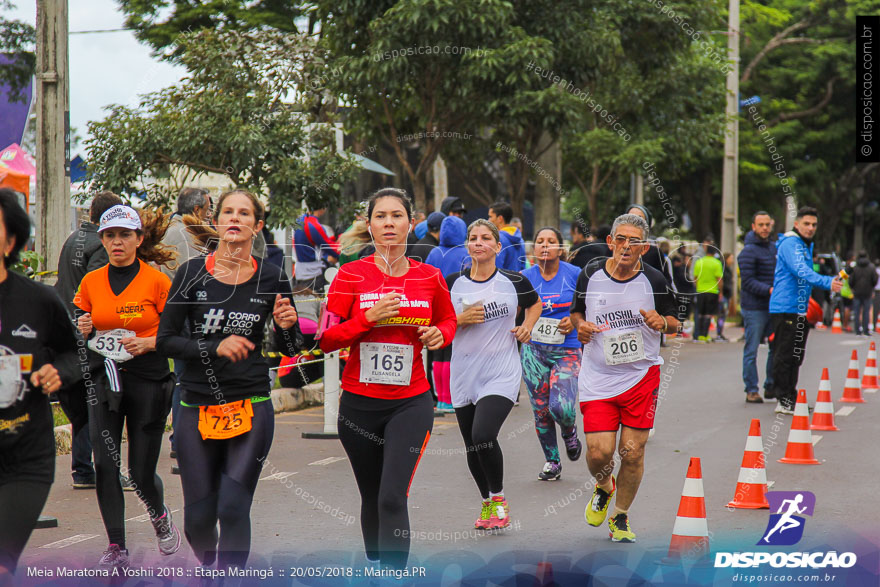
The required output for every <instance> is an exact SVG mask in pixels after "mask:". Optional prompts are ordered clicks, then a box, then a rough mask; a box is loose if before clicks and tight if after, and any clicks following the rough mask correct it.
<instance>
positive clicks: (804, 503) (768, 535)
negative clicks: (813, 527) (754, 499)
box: [758, 491, 816, 546]
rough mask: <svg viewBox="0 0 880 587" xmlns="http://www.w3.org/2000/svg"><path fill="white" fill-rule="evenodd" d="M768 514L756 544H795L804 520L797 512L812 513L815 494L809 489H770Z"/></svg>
mask: <svg viewBox="0 0 880 587" xmlns="http://www.w3.org/2000/svg"><path fill="white" fill-rule="evenodd" d="M767 501H768V502H769V503H770V510H771V511H773V510H774V509H775V510H776V513H775V514H770V521H768V522H767V529H766V530H764V536H763V537H762V538H761V540H759V541H758V545H760V546H764V545H767V544H772V545H774V546H791V545H792V544H797V543H798V542H799V541H800V539H801V538H802V537H803V535H804V523H805V522H806V520H805V519H804V518H803V517H802V516H800V515H797V514H806V515H808V516H812V515H813V509H814V508H815V507H816V496H815V495H814V494H813V493H811V492H809V491H770V492H768V493H767Z"/></svg>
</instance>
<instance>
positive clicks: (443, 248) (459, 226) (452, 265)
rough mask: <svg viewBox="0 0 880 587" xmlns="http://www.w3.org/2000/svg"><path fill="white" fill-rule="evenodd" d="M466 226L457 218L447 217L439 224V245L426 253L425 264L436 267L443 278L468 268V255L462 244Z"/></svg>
mask: <svg viewBox="0 0 880 587" xmlns="http://www.w3.org/2000/svg"><path fill="white" fill-rule="evenodd" d="M466 238H467V225H466V224H465V223H464V220H462V219H461V218H459V217H458V216H447V217H446V218H444V219H443V222H442V223H440V244H439V245H437V247H436V248H434V250H433V251H431V252H430V253H428V258H427V259H425V263H427V264H428V265H431V266H432V267H436V268H437V269H439V270H440V273H442V274H443V277H446V276H447V275H452V274H453V273H457V272H459V271H461V270H462V269H464V268H465V267H470V265H471V262H470V259H471V258H470V255H468V252H467V247H466V246H465V244H464V241H465V239H466Z"/></svg>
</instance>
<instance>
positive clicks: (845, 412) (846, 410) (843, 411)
mask: <svg viewBox="0 0 880 587" xmlns="http://www.w3.org/2000/svg"><path fill="white" fill-rule="evenodd" d="M855 409H856V406H843V407H842V408H840V409H839V410H837V411H836V412H834V415H835V416H849V415H850V414H852V413H853V412H854V411H855Z"/></svg>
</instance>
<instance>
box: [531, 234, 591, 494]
mask: <svg viewBox="0 0 880 587" xmlns="http://www.w3.org/2000/svg"><path fill="white" fill-rule="evenodd" d="M562 243H563V240H562V234H561V233H560V232H559V231H558V230H556V229H555V228H550V227H546V228H542V229H540V230H539V231H538V232H537V233H536V234H535V249H534V255H535V260H536V261H537V262H536V264H535V265H532V266H531V267H529V268H528V269H526V270H525V271H523V275H525V276H526V277H527V278H528V279H529V281H530V282H531V283H532V285H533V286H534V288H535V291H537V292H538V296H540V298H541V317H540V318H539V319H538V321H537V322H536V323H535V328H534V329H533V330H532V340H531V342H529V343H527V344H524V345H523V347H522V368H523V380H524V381H525V383H526V387H527V388H528V390H529V399H530V400H531V402H532V410H533V411H534V412H535V430H536V431H537V433H538V442H540V443H541V450H542V451H543V452H544V461H545V463H544V468H543V469H542V470H541V472H540V473H539V474H538V479H541V480H542V481H554V480H556V479H559V478H560V477H561V475H562V463H560V462H559V446H558V444H557V440H556V425H557V424H558V425H559V429H560V432H561V433H562V441H563V442H564V444H565V452H566V455H567V456H568V459H569V460H571V461H576V460H578V459H579V458H580V457H581V449H582V446H581V441H580V440H578V436H577V405H578V401H577V395H578V390H577V381H578V373H579V372H580V370H581V347H582V345H581V343H580V342H578V338H577V332H575V330H574V326H573V325H572V323H571V317H570V316H569V308H570V307H571V300H572V298H573V297H574V288H575V285H576V284H577V278H578V275H579V274H580V271H581V270H580V269H579V268H578V267H575V266H574V265H571V264H569V263H566V262H565V260H564V257H565V251H564V250H563V248H562Z"/></svg>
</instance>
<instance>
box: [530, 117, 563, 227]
mask: <svg viewBox="0 0 880 587" xmlns="http://www.w3.org/2000/svg"><path fill="white" fill-rule="evenodd" d="M541 139H542V140H541V142H542V143H543V144H545V145H546V144H548V143H549V142H550V141H552V140H553V138H552V137H551V136H550V134H549V133H547V132H545V133H543V135H542V136H541ZM538 165H540V166H541V168H543V169H546V170H547V172H548V173H549V174H550V175H552V176H553V178H554V180H553V181H556V182H558V181H559V180H558V179H556V178H559V177H561V175H562V174H561V172H560V168H561V157H560V152H559V142H558V141H557V142H554V143H553V144H552V145H550V147H549V148H548V149H546V150H545V151H544V152H543V154H542V155H541V156H540V157H538ZM557 185H558V184H557ZM535 188H536V189H535V225H534V228H533V235H534V231H535V230H537V229H539V228H541V227H542V226H556V227H558V226H559V215H560V210H559V206H560V201H559V200H560V198H559V190H558V189H557V187H556V186H554V185H553V183H552V181H551V180H550V179H548V178H546V177H544V176H543V175H539V176H538V178H537V184H536V186H535Z"/></svg>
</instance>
